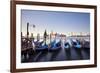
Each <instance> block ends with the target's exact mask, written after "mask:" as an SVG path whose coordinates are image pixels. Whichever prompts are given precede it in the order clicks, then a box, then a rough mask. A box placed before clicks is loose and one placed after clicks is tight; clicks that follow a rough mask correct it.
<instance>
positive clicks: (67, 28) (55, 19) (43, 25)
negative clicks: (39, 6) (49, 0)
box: [21, 10, 90, 36]
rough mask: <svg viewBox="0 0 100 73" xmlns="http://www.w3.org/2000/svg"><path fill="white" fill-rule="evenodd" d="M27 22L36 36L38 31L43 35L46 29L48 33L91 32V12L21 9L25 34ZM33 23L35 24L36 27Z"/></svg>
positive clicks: (22, 26)
mask: <svg viewBox="0 0 100 73" xmlns="http://www.w3.org/2000/svg"><path fill="white" fill-rule="evenodd" d="M27 23H29V32H30V33H33V35H34V36H36V35H37V33H39V34H40V35H41V36H42V35H43V33H44V31H45V30H46V31H47V33H48V34H49V33H50V32H52V31H53V32H55V33H56V32H57V33H59V34H61V33H63V34H65V35H67V33H69V32H75V33H80V32H83V33H89V32H90V13H82V12H81V13H80V12H61V11H43V10H21V31H22V32H23V35H25V34H26V33H27V32H26V30H27V27H26V26H27ZM32 25H35V28H33V27H32Z"/></svg>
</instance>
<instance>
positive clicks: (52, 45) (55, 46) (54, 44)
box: [49, 40, 61, 52]
mask: <svg viewBox="0 0 100 73" xmlns="http://www.w3.org/2000/svg"><path fill="white" fill-rule="evenodd" d="M60 49H61V41H58V42H56V41H55V40H54V41H53V42H51V43H50V47H49V51H50V52H53V51H58V50H60Z"/></svg>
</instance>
